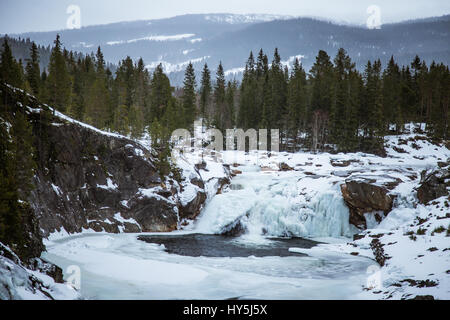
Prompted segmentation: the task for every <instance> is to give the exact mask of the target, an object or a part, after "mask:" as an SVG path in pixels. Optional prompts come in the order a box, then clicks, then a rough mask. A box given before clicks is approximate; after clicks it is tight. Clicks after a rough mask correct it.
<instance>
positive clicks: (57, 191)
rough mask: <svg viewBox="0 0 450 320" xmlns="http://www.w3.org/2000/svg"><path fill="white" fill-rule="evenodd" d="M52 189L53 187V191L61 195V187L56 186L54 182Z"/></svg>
mask: <svg viewBox="0 0 450 320" xmlns="http://www.w3.org/2000/svg"><path fill="white" fill-rule="evenodd" d="M52 189H53V191H55V193H56V194H57V195H58V196H60V195H61V194H62V192H61V189H60V188H59V187H58V186H55V185H54V184H53V183H52Z"/></svg>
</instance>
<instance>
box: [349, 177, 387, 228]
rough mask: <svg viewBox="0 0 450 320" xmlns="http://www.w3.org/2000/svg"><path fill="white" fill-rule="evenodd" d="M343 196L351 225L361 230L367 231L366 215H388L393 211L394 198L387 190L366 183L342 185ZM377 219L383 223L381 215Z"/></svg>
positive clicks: (357, 182)
mask: <svg viewBox="0 0 450 320" xmlns="http://www.w3.org/2000/svg"><path fill="white" fill-rule="evenodd" d="M341 192H342V196H343V197H344V201H345V203H346V204H347V206H348V208H349V210H350V223H351V224H353V225H355V226H356V227H358V228H360V229H366V228H367V223H366V218H365V217H364V214H365V213H370V212H375V213H379V212H382V213H384V215H387V214H388V213H389V212H390V211H391V210H392V205H393V198H392V197H391V196H390V195H389V194H388V190H387V189H386V188H383V187H380V186H376V185H373V184H370V183H367V182H364V181H346V183H345V184H342V185H341ZM376 217H377V219H378V220H379V221H381V218H382V217H380V216H379V215H376Z"/></svg>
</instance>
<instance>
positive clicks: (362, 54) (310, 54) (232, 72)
mask: <svg viewBox="0 0 450 320" xmlns="http://www.w3.org/2000/svg"><path fill="white" fill-rule="evenodd" d="M449 30H450V16H449V15H445V16H442V17H434V18H427V19H420V20H411V21H406V22H402V23H394V24H385V25H383V26H382V27H381V29H372V30H370V29H368V28H366V27H365V26H354V25H344V24H337V23H333V22H329V21H324V20H317V19H313V18H294V17H292V16H283V15H269V14H264V15H257V14H250V15H238V14H190V15H182V16H176V17H173V18H168V19H158V20H146V21H135V22H123V23H113V24H108V25H99V26H90V27H83V28H81V29H74V30H62V31H53V32H38V33H24V34H16V35H10V36H11V37H21V38H30V39H31V40H33V41H35V42H36V43H38V44H40V45H44V46H47V45H51V44H52V43H53V41H54V39H55V36H56V33H60V35H61V39H62V41H63V44H64V46H65V47H66V48H67V49H68V50H74V51H77V52H82V53H90V52H92V51H95V50H96V47H97V46H101V47H102V50H103V52H104V55H105V58H106V59H107V60H108V61H109V62H112V63H118V62H119V61H120V60H121V59H123V58H125V57H126V56H127V55H131V57H132V58H133V59H138V58H139V57H142V58H143V59H144V62H145V64H146V65H147V67H148V68H149V69H153V68H155V67H156V66H157V65H158V64H160V63H162V64H163V66H164V69H165V71H166V72H167V73H169V74H170V78H171V80H172V81H173V83H174V84H175V85H180V84H181V83H182V79H183V73H184V69H185V67H186V66H187V64H188V63H189V61H192V62H193V63H194V67H195V69H196V71H197V72H199V71H200V70H201V67H202V66H203V64H204V63H208V65H209V66H210V68H211V69H215V68H216V67H217V65H218V64H219V62H220V61H222V63H223V65H224V68H225V71H226V75H227V76H228V78H233V77H236V78H237V79H240V76H241V72H242V67H243V65H244V63H245V61H246V59H247V57H248V55H249V52H250V51H251V50H252V51H253V52H254V53H255V54H256V53H257V52H258V51H259V50H260V49H261V48H262V49H263V50H264V52H265V53H266V54H267V55H268V56H269V59H271V58H272V55H273V51H274V49H275V48H279V51H280V54H281V57H282V60H283V62H284V64H285V65H288V66H290V65H292V63H293V61H294V59H295V58H296V57H297V58H300V59H301V62H302V63H303V65H304V67H305V68H306V69H307V70H309V68H310V67H311V66H312V64H313V63H314V60H315V57H316V55H317V52H318V51H319V50H325V51H327V52H328V54H329V55H331V56H334V55H335V54H336V52H337V50H338V49H339V48H341V47H343V48H345V49H346V50H347V51H348V53H349V55H350V56H351V57H352V59H353V60H354V61H355V62H356V64H357V67H358V68H359V69H362V67H363V66H364V64H366V63H367V61H368V60H369V59H370V60H373V59H377V58H380V59H381V60H382V62H383V64H384V65H385V63H386V62H387V60H388V59H389V58H390V57H391V55H394V57H395V59H396V60H397V61H398V63H399V64H400V65H402V64H404V65H407V64H409V63H410V62H411V60H412V59H413V58H414V56H415V55H416V54H418V55H419V56H420V57H421V58H422V59H425V60H426V61H427V62H428V63H431V62H432V61H433V60H436V61H439V62H443V63H445V64H448V63H449V60H450V48H449V46H448V43H449V40H450V39H449V38H450V35H449V32H448V31H449Z"/></svg>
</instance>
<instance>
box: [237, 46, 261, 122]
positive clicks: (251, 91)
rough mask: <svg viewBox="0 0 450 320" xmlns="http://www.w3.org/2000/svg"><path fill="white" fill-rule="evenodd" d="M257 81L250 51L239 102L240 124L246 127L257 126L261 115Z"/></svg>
mask: <svg viewBox="0 0 450 320" xmlns="http://www.w3.org/2000/svg"><path fill="white" fill-rule="evenodd" d="M256 90H257V82H256V70H255V60H254V58H253V52H250V56H249V58H248V59H247V63H246V65H245V71H244V75H243V78H242V85H241V92H240V103H239V106H240V107H239V122H238V124H239V126H240V127H242V128H244V129H249V128H255V127H256V126H257V125H258V123H259V121H260V120H259V119H260V116H259V114H258V113H257V110H256V108H257V106H256V99H257V92H256Z"/></svg>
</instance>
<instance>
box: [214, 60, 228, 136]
mask: <svg viewBox="0 0 450 320" xmlns="http://www.w3.org/2000/svg"><path fill="white" fill-rule="evenodd" d="M225 85H226V84H225V73H224V70H223V66H222V62H220V64H219V66H218V68H217V73H216V83H215V85H214V111H215V113H214V125H215V127H216V128H218V129H220V130H222V129H224V125H225V124H224V113H225V112H226V110H225V99H226V96H225Z"/></svg>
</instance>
